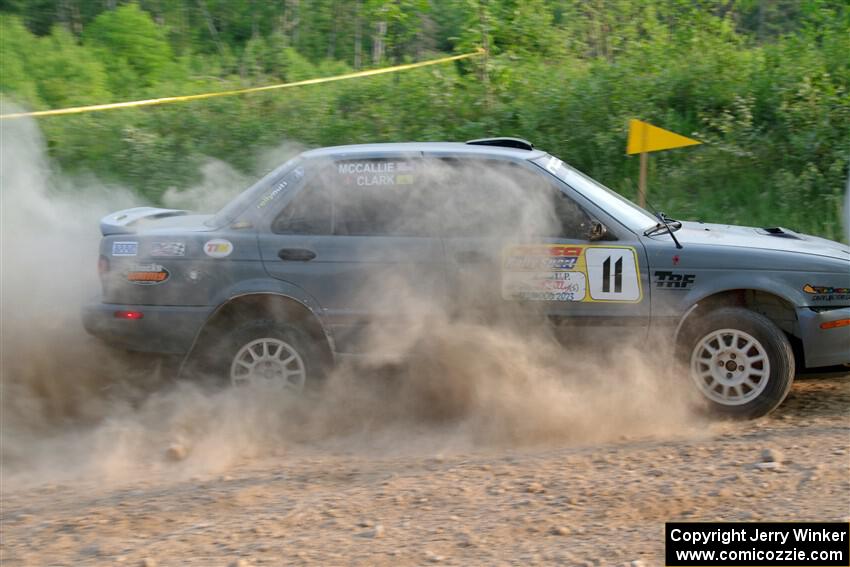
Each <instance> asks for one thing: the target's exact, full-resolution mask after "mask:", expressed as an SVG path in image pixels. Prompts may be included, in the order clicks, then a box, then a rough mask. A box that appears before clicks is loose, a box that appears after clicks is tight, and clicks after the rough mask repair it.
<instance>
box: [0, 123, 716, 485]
mask: <svg viewBox="0 0 850 567" xmlns="http://www.w3.org/2000/svg"><path fill="white" fill-rule="evenodd" d="M296 149H297V147H296V146H292V145H289V144H287V145H284V146H281V147H280V148H278V149H276V150H274V151H272V152H270V153H269V156H273V157H274V159H279V160H280V161H283V159H284V158H286V157H289V156H290V155H292V153H294V152H295V151H296ZM0 152H2V155H1V156H0V160H2V161H0V173H2V190H1V192H0V195H2V282H1V283H2V317H1V318H0V319H2V320H1V321H0V323H1V324H2V332H1V333H0V335H2V345H0V346H2V356H1V357H0V358H2V382H0V394H2V400H0V428H1V432H0V437H2V439H0V441H2V443H1V445H2V447H0V459H2V464H0V473H2V475H3V479H4V489H9V487H10V486H11V487H14V486H16V485H22V484H28V483H34V482H36V483H38V482H59V481H62V480H63V479H69V478H75V477H82V476H87V477H90V478H96V479H98V480H99V481H101V482H121V481H124V480H127V479H129V478H136V477H139V476H142V475H151V474H156V473H158V472H163V473H167V474H168V475H169V476H170V477H172V478H173V477H175V476H176V477H180V476H184V477H187V478H188V477H191V476H195V475H204V474H215V473H220V472H222V471H224V470H226V469H227V468H228V467H231V466H233V465H234V464H236V463H240V462H245V460H249V459H252V458H257V457H263V456H268V455H278V454H284V455H285V453H286V452H287V451H290V450H297V449H299V448H305V447H306V448H309V449H311V450H313V449H315V450H319V451H323V450H327V451H345V452H349V451H354V452H358V453H366V454H369V453H370V452H418V451H426V452H427V451H437V452H445V451H470V450H479V449H482V448H498V447H502V446H517V445H535V444H541V443H560V444H585V443H593V442H599V441H608V440H619V439H622V438H623V437H624V436H625V437H628V438H635V437H641V436H671V435H682V434H686V435H687V434H698V432H699V431H701V430H702V429H703V428H704V426H705V423H704V422H703V420H702V419H701V418H699V417H697V414H696V413H695V412H694V411H693V407H694V403H693V402H694V400H693V394H692V392H691V389H690V387H689V386H688V384H687V383H686V381H685V380H683V379H681V377H679V378H678V379H674V378H672V377H671V376H670V374H669V373H667V372H664V371H663V370H659V369H658V368H656V367H654V366H653V365H652V364H650V363H648V362H647V358H648V357H647V356H646V351H647V349H646V347H645V345H635V344H630V341H628V340H626V338H625V337H617V338H616V341H617V348H615V349H611V350H609V351H608V352H607V354H603V355H602V356H601V357H600V356H591V355H590V354H589V353H588V352H586V350H585V348H573V349H567V350H565V349H564V348H563V344H562V343H563V342H564V341H563V337H557V336H556V334H555V333H554V332H552V331H551V330H548V329H547V328H546V326H544V325H542V324H541V318H540V317H542V313H541V312H538V311H539V310H535V309H531V310H529V309H528V308H527V309H517V308H516V307H511V308H505V309H498V310H496V312H494V311H493V305H494V303H493V301H492V300H493V299H494V297H495V295H494V294H498V293H499V290H498V289H495V290H494V289H493V286H494V283H493V282H494V281H495V282H497V283H496V284H495V285H498V277H496V279H495V280H494V274H492V273H491V272H489V271H488V270H487V269H486V268H484V267H481V268H480V269H477V268H476V266H475V265H466V264H464V263H462V262H461V263H458V264H457V265H456V266H455V268H456V269H455V270H454V271H453V272H452V273H453V275H452V276H451V278H450V279H451V281H449V282H443V283H442V284H439V282H437V283H435V282H434V281H431V280H428V279H427V278H425V279H419V278H417V277H416V274H401V276H400V277H399V274H398V273H395V274H382V273H381V272H380V271H378V272H376V273H375V274H374V276H375V280H374V281H373V282H372V284H373V285H370V286H369V289H368V293H364V294H362V295H361V296H360V297H359V301H360V304H361V305H363V306H364V310H365V311H369V310H374V311H376V312H377V311H381V310H387V309H388V308H389V309H390V310H391V311H393V314H394V315H395V316H396V319H397V320H400V321H404V324H403V325H395V326H386V327H384V326H374V327H372V328H369V330H368V332H367V333H365V335H364V338H363V341H364V343H365V346H367V347H370V349H371V350H373V351H375V352H380V353H381V356H374V357H372V358H370V359H367V360H366V361H365V362H362V363H360V364H358V365H356V366H353V365H349V364H341V365H340V366H338V367H337V368H336V369H335V370H333V371H332V372H331V373H330V375H329V376H328V377H327V379H326V381H325V383H324V384H323V385H322V387H321V388H319V389H318V390H317V391H315V392H311V393H310V394H309V395H306V396H304V397H303V398H300V399H295V398H293V397H292V396H289V395H287V394H286V393H284V392H279V391H267V390H260V389H251V388H248V389H226V388H225V389H221V388H219V389H209V388H207V387H204V386H201V385H199V384H196V383H193V382H190V381H187V380H178V379H176V377H175V376H174V374H175V373H174V369H173V367H172V366H171V365H169V364H168V363H167V361H166V362H162V361H157V360H151V359H148V358H145V357H142V356H138V355H131V354H128V353H120V352H116V351H114V350H111V349H109V348H107V347H105V346H103V345H101V344H100V343H98V342H97V341H96V340H95V339H93V338H91V337H89V336H88V335H86V333H85V332H84V331H83V329H82V326H81V323H80V316H79V311H80V307H81V306H82V304H83V303H84V302H86V301H88V300H89V299H91V298H93V297H96V296H97V294H98V292H99V288H100V284H99V282H98V278H97V270H96V263H97V250H98V242H99V239H100V234H99V231H98V224H97V221H98V219H99V218H100V217H102V216H103V215H105V214H107V213H108V212H111V211H114V210H117V209H121V208H126V207H129V206H137V205H141V204H144V203H140V202H139V199H138V198H137V197H135V196H134V195H133V194H132V193H131V192H130V191H129V190H126V189H123V188H118V187H110V186H105V185H103V184H100V183H98V182H97V181H96V180H92V179H87V180H82V181H81V180H80V179H69V178H68V177H67V176H63V175H62V172H60V171H57V170H56V168H55V166H54V165H53V164H51V163H50V161H49V160H48V158H47V157H46V149H45V143H44V140H43V138H42V136H41V134H40V132H39V130H38V128H37V126H36V124H35V123H34V122H32V121H28V120H16V121H8V122H4V123H3V127H2V146H0ZM266 157H268V156H266ZM202 173H203V175H204V176H205V182H204V183H202V184H201V185H200V186H198V187H194V188H190V189H188V190H184V191H177V190H170V191H169V192H167V193H166V195H165V204H166V205H167V206H176V207H189V208H198V207H199V206H200V207H203V208H206V209H209V208H215V204H216V203H221V202H223V201H224V200H226V197H229V196H231V195H232V194H233V190H234V189H235V190H238V189H241V188H242V187H245V186H247V185H248V183H246V181H247V180H246V179H244V177H243V176H242V175H241V174H239V173H238V172H236V171H235V170H233V169H232V168H231V167H230V166H228V165H226V164H223V163H221V162H210V164H208V165H207V166H206V168H205V169H204V170H203V172H202ZM497 173H498V172H493V171H489V170H486V169H481V170H476V169H474V168H473V169H466V170H458V169H457V166H456V165H445V164H440V165H435V166H434V167H432V168H429V170H428V171H420V172H417V174H418V175H419V178H420V179H422V180H426V179H427V181H428V183H424V184H422V185H423V186H424V185H427V186H429V187H431V188H432V190H433V191H436V192H437V193H436V194H437V195H439V197H440V202H442V203H443V204H444V205H445V208H444V209H442V210H440V211H435V212H434V214H433V216H432V217H429V216H428V215H420V216H419V217H418V220H417V221H416V222H415V223H414V225H415V226H411V225H410V224H407V225H405V226H402V225H400V226H397V227H395V229H397V230H398V231H399V233H400V234H408V235H410V234H425V233H428V232H429V231H430V230H432V229H433V228H434V226H435V225H434V223H435V222H437V221H439V222H440V223H441V227H442V228H443V229H446V228H448V229H449V230H457V231H458V234H464V235H471V234H473V233H475V234H478V235H482V236H486V237H487V238H484V239H483V240H482V241H481V242H479V243H478V245H480V246H481V249H482V251H483V252H484V253H485V255H486V254H490V255H498V254H500V253H501V247H502V246H503V244H504V242H505V241H508V240H512V239H513V240H517V239H520V240H521V239H523V238H525V239H528V238H534V237H537V236H540V235H541V234H548V233H551V231H552V230H555V229H556V228H557V227H556V224H557V223H558V222H560V220H559V219H558V218H557V217H556V216H555V215H553V213H552V210H553V207H552V201H551V197H549V196H543V193H540V194H539V195H538V194H534V193H533V192H532V193H528V192H527V188H524V187H520V185H519V184H512V182H511V181H510V180H506V179H505V177H504V176H503V175H497ZM464 178H465V181H466V182H468V183H470V184H472V185H474V186H475V187H477V188H478V189H479V190H481V191H484V192H485V193H482V194H475V191H468V192H466V193H463V192H458V191H456V190H455V189H456V188H455V187H453V186H452V183H457V180H459V179H464ZM452 179H453V180H455V181H451V180H452ZM496 186H498V187H501V188H502V189H503V190H505V191H507V192H509V193H516V194H520V193H521V194H522V199H523V202H524V203H525V206H523V207H522V208H521V209H520V210H517V209H516V208H515V207H513V206H509V205H507V204H506V203H508V202H510V201H505V203H502V202H500V201H498V200H492V199H490V197H489V196H488V194H486V191H489V190H491V189H492V188H493V187H496ZM435 188H436V189H435ZM529 195H532V196H529ZM534 195H537V196H534ZM425 198H426V197H425V196H423V194H422V193H421V192H417V191H414V192H412V193H411V196H410V197H409V199H408V201H407V202H406V203H402V204H395V205H394V206H397V207H401V208H402V209H404V208H405V207H411V206H412V207H415V208H416V210H419V211H421V210H425V209H423V208H422V199H425ZM428 198H431V197H428ZM488 199H489V200H488ZM482 206H486V207H487V208H488V211H489V218H490V220H491V223H488V224H487V225H486V226H484V225H482V226H474V225H470V218H471V216H470V213H471V212H473V211H474V209H476V208H480V207H482ZM396 212H398V211H396ZM399 218H402V217H399ZM492 221H496V222H495V223H492ZM579 224H581V223H579ZM583 229H584V227H583V228H582V230H583ZM352 230H354V229H353V228H352ZM488 230H490V231H492V230H496V232H497V233H493V234H486V232H487V231H488ZM481 231H484V233H482V232H481ZM457 252H458V253H459V254H461V253H466V252H468V250H458V251H457ZM461 257H462V254H461ZM482 266H483V265H482ZM496 276H498V274H496ZM434 285H438V286H439V285H443V286H445V287H443V288H441V289H436V288H434V287H433V286H434ZM446 288H449V289H446ZM434 293H443V294H445V295H447V296H451V297H452V301H447V302H442V301H435V296H434ZM503 303H507V302H503ZM579 334H580V333H579ZM559 339H560V340H559ZM612 339H613V338H612ZM656 354H657V353H656Z"/></svg>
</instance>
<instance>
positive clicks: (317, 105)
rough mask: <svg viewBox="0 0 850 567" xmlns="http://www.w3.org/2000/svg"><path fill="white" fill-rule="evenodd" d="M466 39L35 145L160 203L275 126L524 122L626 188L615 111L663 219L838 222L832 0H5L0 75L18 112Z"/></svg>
mask: <svg viewBox="0 0 850 567" xmlns="http://www.w3.org/2000/svg"><path fill="white" fill-rule="evenodd" d="M478 47H482V48H484V49H485V50H486V52H487V55H486V56H485V57H482V58H479V59H476V60H467V61H462V62H457V63H453V64H449V65H445V66H440V67H430V68H426V69H422V70H416V71H411V72H407V73H403V74H398V75H392V76H383V77H375V78H369V79H359V80H354V81H346V82H339V83H332V84H327V85H319V86H311V87H301V88H297V89H290V90H284V91H272V92H268V93H261V94H253V95H246V96H237V97H229V98H217V99H212V100H204V101H197V102H190V103H185V104H174V105H169V106H160V107H151V108H146V109H135V110H118V111H110V112H102V113H93V114H85V115H71V116H64V117H55V118H44V119H41V120H40V125H41V127H42V129H43V131H44V133H45V136H46V137H47V139H48V142H49V149H50V152H51V155H52V156H53V157H54V158H55V159H56V160H57V162H58V163H59V164H60V165H61V166H62V167H63V168H64V169H65V170H66V171H80V170H83V171H92V172H94V173H95V174H96V175H97V176H98V177H100V178H102V179H105V180H107V181H111V182H119V183H122V184H126V185H128V186H130V187H133V188H134V189H135V190H137V191H138V192H139V193H140V194H141V195H143V196H144V197H146V198H148V199H150V200H152V201H156V200H158V199H159V198H160V197H161V195H162V193H163V191H165V190H166V189H168V188H169V187H185V186H189V185H191V184H192V183H194V182H196V181H197V177H198V175H199V170H200V168H199V166H200V164H201V163H202V162H203V161H204V160H206V159H208V158H210V157H212V158H218V159H221V160H224V161H227V162H229V163H230V164H232V165H233V166H235V167H236V168H238V169H240V170H242V171H245V172H250V173H257V172H256V169H257V167H258V165H257V162H256V159H257V156H258V155H259V154H260V153H261V150H263V149H265V148H269V147H273V146H277V145H278V144H280V143H281V142H282V141H286V140H288V141H296V142H299V143H302V144H305V145H311V146H314V145H330V144H340V143H355V142H367V141H401V140H443V139H445V140H465V139H469V138H476V137H482V136H489V135H512V136H520V137H524V138H528V139H530V140H532V141H533V142H534V143H535V145H537V146H538V147H542V148H544V149H546V150H548V151H550V152H552V153H554V154H557V155H559V156H560V157H562V158H564V159H565V160H567V161H568V162H570V163H572V164H573V165H575V166H577V167H579V168H580V169H583V170H585V171H587V172H588V173H590V174H591V175H593V176H594V177H596V178H598V179H600V180H601V181H603V182H605V183H606V184H608V185H610V186H611V187H613V188H614V189H616V190H617V191H620V192H621V193H623V194H625V195H627V196H630V197H632V196H634V194H635V192H636V189H635V186H636V179H637V168H638V160H637V159H636V158H634V159H630V158H627V157H626V156H625V141H626V127H627V121H628V119H629V118H633V117H634V118H642V119H644V120H647V121H649V122H652V123H654V124H657V125H659V126H662V127H665V128H668V129H671V130H674V131H677V132H680V133H683V134H685V135H690V136H694V137H697V138H699V139H701V140H703V141H705V142H706V144H705V145H703V146H697V147H694V148H686V149H681V150H675V151H671V152H662V153H658V154H654V155H653V158H652V160H651V169H650V201H653V202H654V204H655V205H656V206H658V207H659V208H663V209H664V210H666V211H668V212H669V213H670V214H671V215H673V216H677V217H680V218H699V219H702V220H707V221H729V222H735V223H742V224H758V225H776V224H781V225H784V226H788V227H791V228H795V229H798V230H802V231H806V232H812V233H817V234H822V235H825V236H827V237H831V238H838V237H839V236H840V229H839V223H840V214H841V213H840V208H841V206H840V203H841V199H842V194H843V188H844V184H845V180H846V176H847V168H848V161H850V55H848V54H850V7H848V3H847V2H846V0H665V1H663V2H655V1H650V0H586V1H582V2H579V1H577V0H489V1H488V0H351V1H334V0H268V1H257V0H173V1H166V0H140V1H139V2H132V3H127V2H121V1H117V0H105V1H104V0H29V1H27V0H0V65H2V72H0V91H2V93H3V99H4V100H5V101H8V100H14V101H17V102H18V103H20V104H23V105H24V106H26V107H28V108H32V109H46V108H58V107H64V106H71V105H81V104H92V103H102V102H112V101H120V100H130V99H138V98H152V97H159V96H169V95H176V94H187V93H197V92H205V91H212V90H225V89H230V88H238V87H243V86H253V85H262V84H269V83H275V82H281V81H294V80H299V79H304V78H310V77H317V76H326V75H333V74H337V73H340V72H345V71H349V70H352V69H357V68H366V67H373V66H374V67H377V66H382V65H387V64H391V63H393V62H404V61H414V60H421V59H426V58H431V57H436V56H439V55H440V54H447V53H455V52H466V51H470V50H474V49H476V48H478Z"/></svg>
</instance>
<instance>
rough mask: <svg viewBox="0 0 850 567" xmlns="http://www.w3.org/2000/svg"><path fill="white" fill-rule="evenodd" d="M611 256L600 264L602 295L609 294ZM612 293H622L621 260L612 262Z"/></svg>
mask: <svg viewBox="0 0 850 567" xmlns="http://www.w3.org/2000/svg"><path fill="white" fill-rule="evenodd" d="M611 279H612V278H611V256H608V258H606V259H605V261H604V262H602V291H603V292H604V293H610V292H611ZM613 280H614V293H622V291H623V258H622V257H620V258H617V261H616V262H614V277H613Z"/></svg>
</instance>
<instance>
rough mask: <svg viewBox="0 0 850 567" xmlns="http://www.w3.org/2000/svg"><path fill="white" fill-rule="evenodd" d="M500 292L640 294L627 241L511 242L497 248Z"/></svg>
mask: <svg viewBox="0 0 850 567" xmlns="http://www.w3.org/2000/svg"><path fill="white" fill-rule="evenodd" d="M502 297H503V298H504V299H507V300H520V301H587V302H593V301H616V302H626V303H636V302H638V301H640V300H641V298H642V292H641V286H640V276H639V270H638V261H637V254H636V253H635V250H634V248H631V247H615V246H583V245H570V244H568V245H563V244H538V245H525V246H512V247H510V248H507V249H506V250H505V251H504V253H503V260H502Z"/></svg>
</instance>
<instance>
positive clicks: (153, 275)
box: [127, 264, 169, 285]
mask: <svg viewBox="0 0 850 567" xmlns="http://www.w3.org/2000/svg"><path fill="white" fill-rule="evenodd" d="M168 276H169V273H168V270H166V269H165V268H163V267H162V266H160V265H159V264H136V265H135V266H133V267H132V268H131V269H130V271H128V272H127V281H128V282H130V283H134V284H138V285H154V284H161V283H162V282H164V281H165V280H167V279H168Z"/></svg>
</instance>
